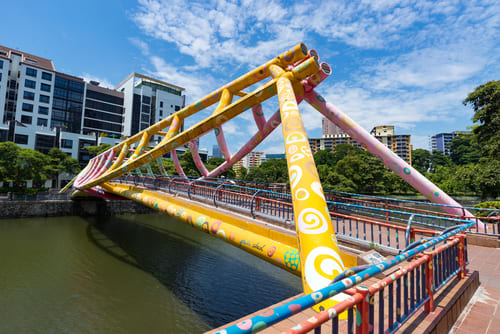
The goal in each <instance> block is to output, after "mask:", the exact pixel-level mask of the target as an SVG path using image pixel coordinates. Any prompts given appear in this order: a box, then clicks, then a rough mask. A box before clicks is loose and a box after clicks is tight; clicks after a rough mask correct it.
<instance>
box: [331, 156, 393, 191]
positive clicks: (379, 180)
mask: <svg viewBox="0 0 500 334" xmlns="http://www.w3.org/2000/svg"><path fill="white" fill-rule="evenodd" d="M336 172H337V173H338V174H340V175H343V176H345V177H346V178H347V179H349V180H351V181H352V182H353V183H354V184H355V187H356V191H357V192H362V193H375V192H380V191H383V189H384V183H383V175H384V173H385V169H384V165H383V164H382V163H381V162H380V161H379V160H378V159H377V158H375V157H374V156H372V155H371V154H370V153H368V152H363V151H361V154H350V155H346V156H345V157H344V158H343V159H342V160H340V161H339V162H338V163H337V166H336Z"/></svg>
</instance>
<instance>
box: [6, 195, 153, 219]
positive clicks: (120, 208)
mask: <svg viewBox="0 0 500 334" xmlns="http://www.w3.org/2000/svg"><path fill="white" fill-rule="evenodd" d="M155 212H156V211H154V210H153V209H150V208H148V207H146V206H145V205H141V204H139V203H136V202H133V201H104V200H98V199H85V200H75V201H72V200H50V201H0V219H1V218H3V219H6V218H10V219H11V218H27V217H57V216H83V217H87V216H112V215H118V214H141V213H155Z"/></svg>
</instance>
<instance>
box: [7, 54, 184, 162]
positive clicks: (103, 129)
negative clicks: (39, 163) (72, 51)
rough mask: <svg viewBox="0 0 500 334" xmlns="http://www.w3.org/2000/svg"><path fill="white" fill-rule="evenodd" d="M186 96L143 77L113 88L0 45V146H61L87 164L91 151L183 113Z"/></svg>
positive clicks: (46, 148)
mask: <svg viewBox="0 0 500 334" xmlns="http://www.w3.org/2000/svg"><path fill="white" fill-rule="evenodd" d="M183 91H184V88H182V87H178V86H175V85H172V84H169V83H166V82H164V81H160V80H157V79H154V78H150V77H147V76H145V75H142V74H138V73H132V74H130V75H129V76H128V77H127V78H126V79H125V80H123V81H122V83H120V84H119V85H118V86H117V87H116V89H114V90H113V89H107V88H104V87H100V86H99V83H97V82H90V83H87V82H85V81H84V80H83V79H82V78H78V77H75V76H72V75H68V74H64V73H60V72H57V71H56V69H55V67H54V64H53V63H52V61H51V60H49V59H46V58H42V57H38V56H35V55H32V54H28V53H26V52H22V51H19V50H14V49H11V48H8V47H4V46H0V141H13V142H15V143H16V144H18V145H19V146H21V147H26V148H31V149H35V150H37V151H40V152H43V153H47V152H48V151H49V150H50V149H51V148H52V147H59V148H60V149H61V150H63V151H65V152H67V153H68V154H71V156H72V157H73V158H76V159H78V160H79V161H80V163H81V164H82V165H84V164H86V162H87V161H88V160H89V156H88V152H87V151H86V150H84V149H83V148H84V147H85V146H89V145H99V144H101V143H107V144H111V145H114V144H116V143H118V142H119V141H120V140H121V139H123V138H124V137H129V136H131V135H134V134H135V133H137V132H139V131H141V130H144V129H145V128H147V127H149V126H150V125H153V124H155V123H156V122H158V121H159V120H161V119H164V118H165V117H167V116H169V115H171V114H172V113H174V112H175V111H178V110H180V109H182V108H183V107H184V104H185V96H184V95H182V92H183Z"/></svg>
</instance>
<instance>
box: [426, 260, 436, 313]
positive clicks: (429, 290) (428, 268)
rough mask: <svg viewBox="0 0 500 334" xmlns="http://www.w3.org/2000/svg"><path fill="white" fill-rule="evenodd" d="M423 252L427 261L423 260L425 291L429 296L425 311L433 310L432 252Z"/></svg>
mask: <svg viewBox="0 0 500 334" xmlns="http://www.w3.org/2000/svg"><path fill="white" fill-rule="evenodd" d="M424 254H425V256H427V261H425V292H426V294H427V295H428V296H429V300H427V301H426V302H425V306H424V309H425V311H426V312H434V269H433V267H434V254H433V253H432V252H424Z"/></svg>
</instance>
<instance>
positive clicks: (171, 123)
mask: <svg viewBox="0 0 500 334" xmlns="http://www.w3.org/2000/svg"><path fill="white" fill-rule="evenodd" d="M330 74H331V68H330V66H329V65H328V64H326V63H324V62H323V63H320V62H319V55H318V53H317V52H316V51H314V50H308V49H307V47H306V46H305V45H304V44H299V45H296V46H295V47H293V48H291V49H290V50H288V51H286V52H284V53H283V54H281V55H279V56H278V57H276V58H274V59H272V60H270V61H268V62H267V63H265V64H263V65H261V66H259V67H257V68H255V69H254V70H252V71H250V72H248V73H247V74H245V75H243V76H241V77H239V78H237V79H235V80H233V81H232V82H230V83H229V84H227V85H225V86H223V87H221V88H218V89H217V90H215V91H214V92H212V93H211V94H209V95H207V96H205V97H203V98H202V99H201V100H199V101H197V102H195V103H193V104H191V105H188V106H187V107H185V108H183V109H182V110H180V111H178V112H176V113H174V114H173V115H171V116H169V117H168V118H166V119H164V120H161V121H160V122H158V123H156V124H154V125H152V126H150V127H149V128H147V129H145V130H143V131H141V132H139V133H137V134H135V135H133V136H132V137H130V138H128V139H126V140H124V141H123V142H121V143H119V144H117V145H115V146H114V147H112V148H110V149H109V150H107V151H106V152H104V153H102V154H100V155H98V156H96V157H94V158H93V159H91V160H90V162H89V163H88V165H87V166H86V167H85V168H84V169H83V170H82V171H81V172H80V173H79V174H78V175H77V176H76V177H75V179H74V180H73V181H72V182H71V183H70V184H68V186H66V187H65V188H64V189H63V191H66V190H68V189H69V188H70V187H71V186H72V187H73V188H74V189H75V190H76V192H75V193H74V195H75V196H76V195H77V194H78V193H79V192H80V193H81V192H83V193H87V194H89V195H91V196H97V197H104V198H127V199H131V200H134V201H137V202H140V203H142V204H144V205H147V206H150V207H152V208H155V209H157V210H158V211H161V212H165V213H168V214H170V215H173V216H176V217H177V218H179V219H180V220H183V221H184V222H186V223H188V224H190V225H193V226H194V227H196V228H199V229H201V230H204V231H206V232H208V233H210V234H212V235H214V236H216V237H219V238H221V239H223V240H225V241H227V242H229V243H232V244H233V245H235V246H237V247H240V248H241V249H243V250H246V251H248V252H250V253H252V254H255V255H257V256H259V257H261V258H263V259H265V260H266V261H268V262H270V263H273V264H275V265H278V266H281V267H282V268H284V269H285V270H288V271H290V272H292V273H294V274H297V275H299V276H300V277H301V278H302V284H303V290H304V293H305V294H306V295H307V296H312V298H313V301H314V302H313V304H312V305H315V307H316V310H318V311H320V310H329V309H331V308H332V307H334V305H335V304H337V303H342V302H345V300H346V295H342V294H336V293H335V294H334V293H331V291H330V294H329V295H328V296H322V298H319V297H318V298H315V297H314V296H315V293H316V294H317V292H318V291H322V289H323V290H324V289H325V288H327V287H329V284H330V283H331V282H332V281H333V280H334V279H335V278H336V277H337V276H338V275H340V274H342V273H343V272H344V271H345V270H346V269H348V268H349V267H352V266H355V263H353V261H352V258H351V257H349V255H347V254H346V253H345V252H343V251H341V250H340V249H339V245H338V240H340V239H342V238H344V239H345V238H347V237H349V236H348V235H346V234H345V232H344V233H343V234H342V233H340V231H339V230H338V228H339V227H338V226H339V225H338V218H336V219H337V225H335V224H334V222H332V215H331V214H330V211H331V208H332V204H331V201H327V198H326V197H325V192H324V191H323V188H322V186H321V182H320V180H319V177H318V173H317V170H316V166H315V164H314V160H313V156H312V153H311V150H310V147H309V141H308V138H307V134H306V129H305V127H304V124H303V121H302V118H301V114H300V111H299V107H298V105H299V104H300V103H301V102H303V101H305V102H306V103H309V104H310V105H311V106H312V107H314V108H315V109H316V110H317V111H318V112H319V113H320V114H322V115H323V116H325V117H326V118H327V119H329V120H330V121H332V122H333V123H335V124H336V125H337V126H339V127H340V128H341V129H342V130H343V131H345V132H346V133H347V134H348V135H349V136H351V137H352V138H353V139H354V140H356V141H357V142H358V143H359V144H360V145H361V146H362V147H363V148H365V149H366V150H367V151H369V152H370V153H372V154H373V155H375V156H376V157H377V158H378V159H379V160H380V161H382V162H383V163H384V164H385V165H386V166H387V167H388V168H389V169H391V170H392V171H393V172H394V173H396V174H397V175H399V176H400V177H401V178H402V179H404V180H405V181H406V182H408V183H409V184H410V185H411V186H412V187H414V188H415V189H416V190H418V191H419V192H420V193H421V194H423V195H424V196H425V197H427V198H428V199H429V200H430V201H432V202H434V203H438V204H442V208H443V209H444V210H445V211H446V213H447V214H448V215H450V216H456V217H461V218H462V220H463V219H466V218H467V217H474V215H473V214H471V213H470V212H469V211H468V210H466V209H464V208H462V207H461V206H460V204H458V203H457V202H456V201H455V200H453V199H452V198H451V197H450V196H448V195H447V194H446V193H445V192H444V191H442V190H441V189H439V188H438V187H437V186H436V185H434V184H433V183H432V182H430V181H429V180H427V179H426V178H425V177H424V176H423V175H421V174H420V173H419V172H418V171H417V170H415V169H414V168H412V167H411V166H410V165H409V164H407V163H406V162H405V161H404V160H402V159H401V158H399V157H398V156H397V155H395V154H394V153H393V152H392V151H391V150H390V149H388V148H387V147H386V146H384V145H383V144H382V143H380V142H379V141H378V140H377V139H376V138H374V137H373V136H371V135H370V134H369V133H368V132H367V131H366V130H364V129H363V128H362V127H361V126H359V125H358V124H357V123H356V122H355V121H354V120H352V119H351V118H350V117H349V116H348V115H346V114H345V113H343V112H342V111H341V110H339V109H338V108H337V107H335V106H334V105H333V104H331V103H329V102H327V101H326V99H325V98H324V97H323V96H322V95H320V94H319V93H318V92H317V90H316V87H317V86H319V85H320V84H321V82H323V80H325V79H326V78H327V77H328V76H329V75H330ZM258 84H260V86H258ZM255 87H256V88H255ZM246 89H247V90H248V89H253V90H251V91H245V90H246ZM275 95H277V96H278V101H279V110H277V111H275V112H274V113H273V114H272V116H271V117H269V118H267V119H266V117H265V115H264V113H263V110H262V105H261V103H262V102H264V101H266V100H268V99H270V98H272V97H273V96H275ZM211 106H215V108H214V110H213V112H212V113H211V115H210V116H208V117H207V118H205V119H204V120H203V121H201V122H199V123H197V124H195V125H194V126H192V127H190V128H188V129H187V130H184V131H181V125H182V124H183V123H184V121H185V120H186V119H188V118H189V117H191V116H193V115H195V114H197V113H200V112H201V111H203V110H206V109H208V108H210V107H211ZM243 113H251V114H252V117H253V120H254V121H255V124H256V126H257V129H258V130H257V132H256V133H255V134H254V135H253V136H252V137H250V138H248V141H247V142H246V143H245V144H244V145H243V146H242V147H241V148H240V149H239V150H238V151H237V152H235V153H233V152H231V151H230V150H229V148H228V145H227V141H226V136H225V134H224V131H223V125H224V123H226V122H228V121H230V120H232V119H234V118H235V117H237V116H239V115H241V114H243ZM280 124H281V129H282V132H283V138H284V150H285V152H286V160H287V166H288V175H289V180H290V189H289V195H288V196H289V197H288V198H289V199H290V200H289V201H288V202H287V203H288V204H287V205H288V209H287V210H289V211H287V212H289V214H290V217H289V218H288V219H287V220H288V221H289V222H290V225H291V226H295V233H296V235H291V234H290V233H288V232H284V231H282V230H280V229H279V228H277V229H276V228H275V229H272V228H268V225H266V224H249V222H248V219H246V218H244V217H243V216H242V215H239V214H238V213H237V212H236V213H233V214H232V213H231V212H227V210H226V211H223V210H221V209H220V208H217V198H218V197H217V196H222V195H221V194H223V191H222V190H223V188H224V187H230V186H231V185H230V184H227V183H226V185H224V184H222V183H220V184H216V183H214V182H212V183H211V184H210V186H204V187H200V185H202V184H204V182H209V180H213V178H217V176H219V175H221V173H223V172H225V171H226V170H228V169H229V168H232V167H233V165H234V164H235V163H237V162H238V161H240V160H241V159H242V158H243V157H244V156H245V155H247V154H248V153H249V152H251V151H252V150H253V149H254V148H255V147H256V146H257V145H259V144H260V143H261V142H262V141H263V140H264V139H265V138H266V137H268V136H269V135H270V134H271V133H272V132H273V131H274V130H276V128H277V127H278V126H279V125H280ZM211 132H214V133H215V136H216V139H217V143H218V146H219V148H220V150H221V152H222V155H223V157H224V162H223V163H222V164H221V165H220V166H218V167H217V168H215V169H214V170H212V171H208V170H207V169H206V167H205V166H204V165H203V162H202V161H201V158H200V155H199V154H198V147H197V145H196V139H198V138H199V137H201V136H204V135H206V134H208V133H211ZM229 139H230V138H229ZM183 145H189V147H190V151H191V154H192V156H193V160H194V162H195V164H196V167H197V168H198V169H199V171H200V173H201V175H202V177H201V178H199V179H197V180H193V179H189V178H188V177H187V176H186V174H185V173H184V171H183V169H182V167H181V165H180V163H179V159H178V157H177V154H176V148H177V147H180V146H183ZM167 153H170V155H171V158H172V160H173V162H174V165H175V168H176V170H177V172H178V174H179V176H180V177H178V178H172V177H169V176H168V175H166V173H165V169H164V167H163V164H162V160H161V158H162V156H164V155H165V154H167ZM154 163H156V164H158V167H159V169H160V171H161V172H162V173H163V174H164V175H163V176H164V177H163V181H162V182H164V184H163V187H157V186H155V183H154V182H156V181H154V180H155V178H151V179H150V180H153V181H152V183H151V184H149V183H148V184H146V183H145V182H143V184H142V185H138V184H137V182H136V183H131V182H126V181H127V178H128V177H130V175H131V173H134V172H135V173H136V174H139V175H141V174H142V173H141V167H143V168H147V170H148V174H149V175H152V172H151V164H154ZM148 182H149V181H148ZM158 182H159V181H158ZM165 182H167V183H165ZM197 185H198V187H197ZM171 186H174V187H177V188H179V187H181V188H182V187H183V189H185V190H186V193H187V195H188V196H187V198H185V197H182V196H175V195H172V193H171V192H169V191H165V189H166V188H167V187H168V188H169V189H170V187H171ZM162 189H163V190H162ZM207 189H208V190H207ZM193 191H196V192H197V194H198V195H200V193H202V192H203V191H210V196H212V197H210V198H213V204H214V205H213V206H210V205H208V204H207V203H203V202H197V201H194V200H192V199H193V198H192V196H191V195H194V194H193V193H192V192H193ZM232 193H233V194H237V195H236V196H238V197H239V198H238V200H239V201H240V202H241V200H244V199H245V198H248V192H247V191H238V192H234V191H233V192H232ZM244 195H245V196H246V197H245V196H244ZM228 196H229V195H228ZM252 196H253V198H251V201H252V202H251V203H252V205H259V204H258V203H260V202H258V201H257V202H256V201H255V197H256V196H257V197H258V194H255V193H254V194H253V195H252ZM272 196H275V198H270V197H268V199H269V200H271V202H272V201H274V202H272V203H274V204H269V203H271V202H268V205H271V206H272V205H279V204H276V203H282V202H283V201H281V200H280V196H281V195H280V194H279V193H274V195H272ZM272 196H271V197H272ZM248 201H250V198H248ZM285 202H286V201H285ZM249 203H250V202H249ZM262 203H264V202H262ZM262 203H261V205H264V204H262ZM266 203H267V202H266ZM351 204H352V203H351ZM344 205H348V204H346V203H344ZM232 208H234V206H233V207H232ZM254 209H257V210H256V211H258V208H256V207H253V206H252V210H254ZM283 210H284V209H283ZM254 211H255V210H254ZM280 212H281V211H280ZM283 212H284V211H283ZM462 222H464V223H467V222H468V221H466V220H463V221H462ZM471 224H472V223H470V224H469V225H466V224H465V225H464V227H463V228H461V229H464V228H465V227H466V226H467V228H470V227H471V226H472V225H471ZM479 224H481V225H482V223H479ZM389 225H390V224H389ZM379 228H380V227H379ZM372 229H373V227H372ZM458 231H459V230H456V231H455V232H454V233H457V232H458ZM388 233H389V232H388ZM372 236H373V232H372ZM358 239H359V238H358ZM381 246H383V245H381ZM388 247H389V248H390V246H388ZM327 297H328V298H327ZM329 297H331V298H329ZM266 325H267V323H266ZM240 327H241V328H245V326H240ZM241 328H240V329H241ZM252 328H253V327H252V326H250V327H249V329H248V330H250V331H251V330H254V329H258V328H253V329H252ZM228 330H229V332H231V330H230V329H228ZM243 331H245V330H243Z"/></svg>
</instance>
